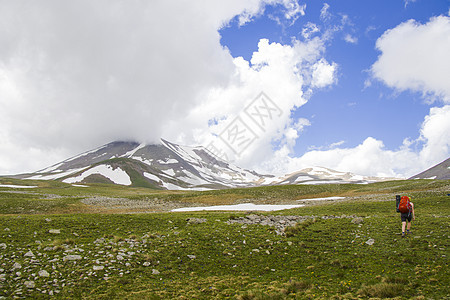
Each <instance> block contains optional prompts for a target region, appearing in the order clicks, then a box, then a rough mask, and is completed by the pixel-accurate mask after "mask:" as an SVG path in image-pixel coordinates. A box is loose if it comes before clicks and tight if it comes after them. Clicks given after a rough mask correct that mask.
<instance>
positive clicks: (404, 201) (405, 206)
mask: <svg viewBox="0 0 450 300" xmlns="http://www.w3.org/2000/svg"><path fill="white" fill-rule="evenodd" d="M398 210H399V211H400V212H401V213H403V214H406V213H409V212H411V202H410V201H409V197H407V196H402V198H401V199H400V203H399V205H398Z"/></svg>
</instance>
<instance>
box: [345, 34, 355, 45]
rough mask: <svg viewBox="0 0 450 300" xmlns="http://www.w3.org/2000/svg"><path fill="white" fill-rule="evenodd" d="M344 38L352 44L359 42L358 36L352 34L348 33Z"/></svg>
mask: <svg viewBox="0 0 450 300" xmlns="http://www.w3.org/2000/svg"><path fill="white" fill-rule="evenodd" d="M344 40H345V41H346V42H347V43H350V44H357V43H358V38H357V37H354V36H352V35H351V34H346V35H345V36H344Z"/></svg>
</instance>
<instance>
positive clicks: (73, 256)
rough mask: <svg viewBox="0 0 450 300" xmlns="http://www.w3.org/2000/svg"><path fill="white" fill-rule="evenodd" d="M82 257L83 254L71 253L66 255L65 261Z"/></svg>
mask: <svg viewBox="0 0 450 300" xmlns="http://www.w3.org/2000/svg"><path fill="white" fill-rule="evenodd" d="M81 258H82V257H81V255H73V254H71V255H67V256H64V258H63V261H66V260H80V259H81Z"/></svg>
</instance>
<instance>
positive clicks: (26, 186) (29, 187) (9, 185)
mask: <svg viewBox="0 0 450 300" xmlns="http://www.w3.org/2000/svg"><path fill="white" fill-rule="evenodd" d="M2 187H5V188H13V189H34V188H37V185H13V184H0V188H2Z"/></svg>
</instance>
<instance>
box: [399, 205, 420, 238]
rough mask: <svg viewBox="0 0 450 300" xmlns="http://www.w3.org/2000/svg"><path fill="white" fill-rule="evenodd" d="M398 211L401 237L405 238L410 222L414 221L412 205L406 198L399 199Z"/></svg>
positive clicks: (409, 228)
mask: <svg viewBox="0 0 450 300" xmlns="http://www.w3.org/2000/svg"><path fill="white" fill-rule="evenodd" d="M399 210H400V213H401V214H400V218H401V220H402V237H405V236H406V235H407V234H409V231H410V230H411V221H413V220H415V219H416V216H415V213H414V203H412V202H411V200H410V199H409V197H408V196H403V197H402V198H401V200H400V205H399ZM405 229H406V231H405Z"/></svg>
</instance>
